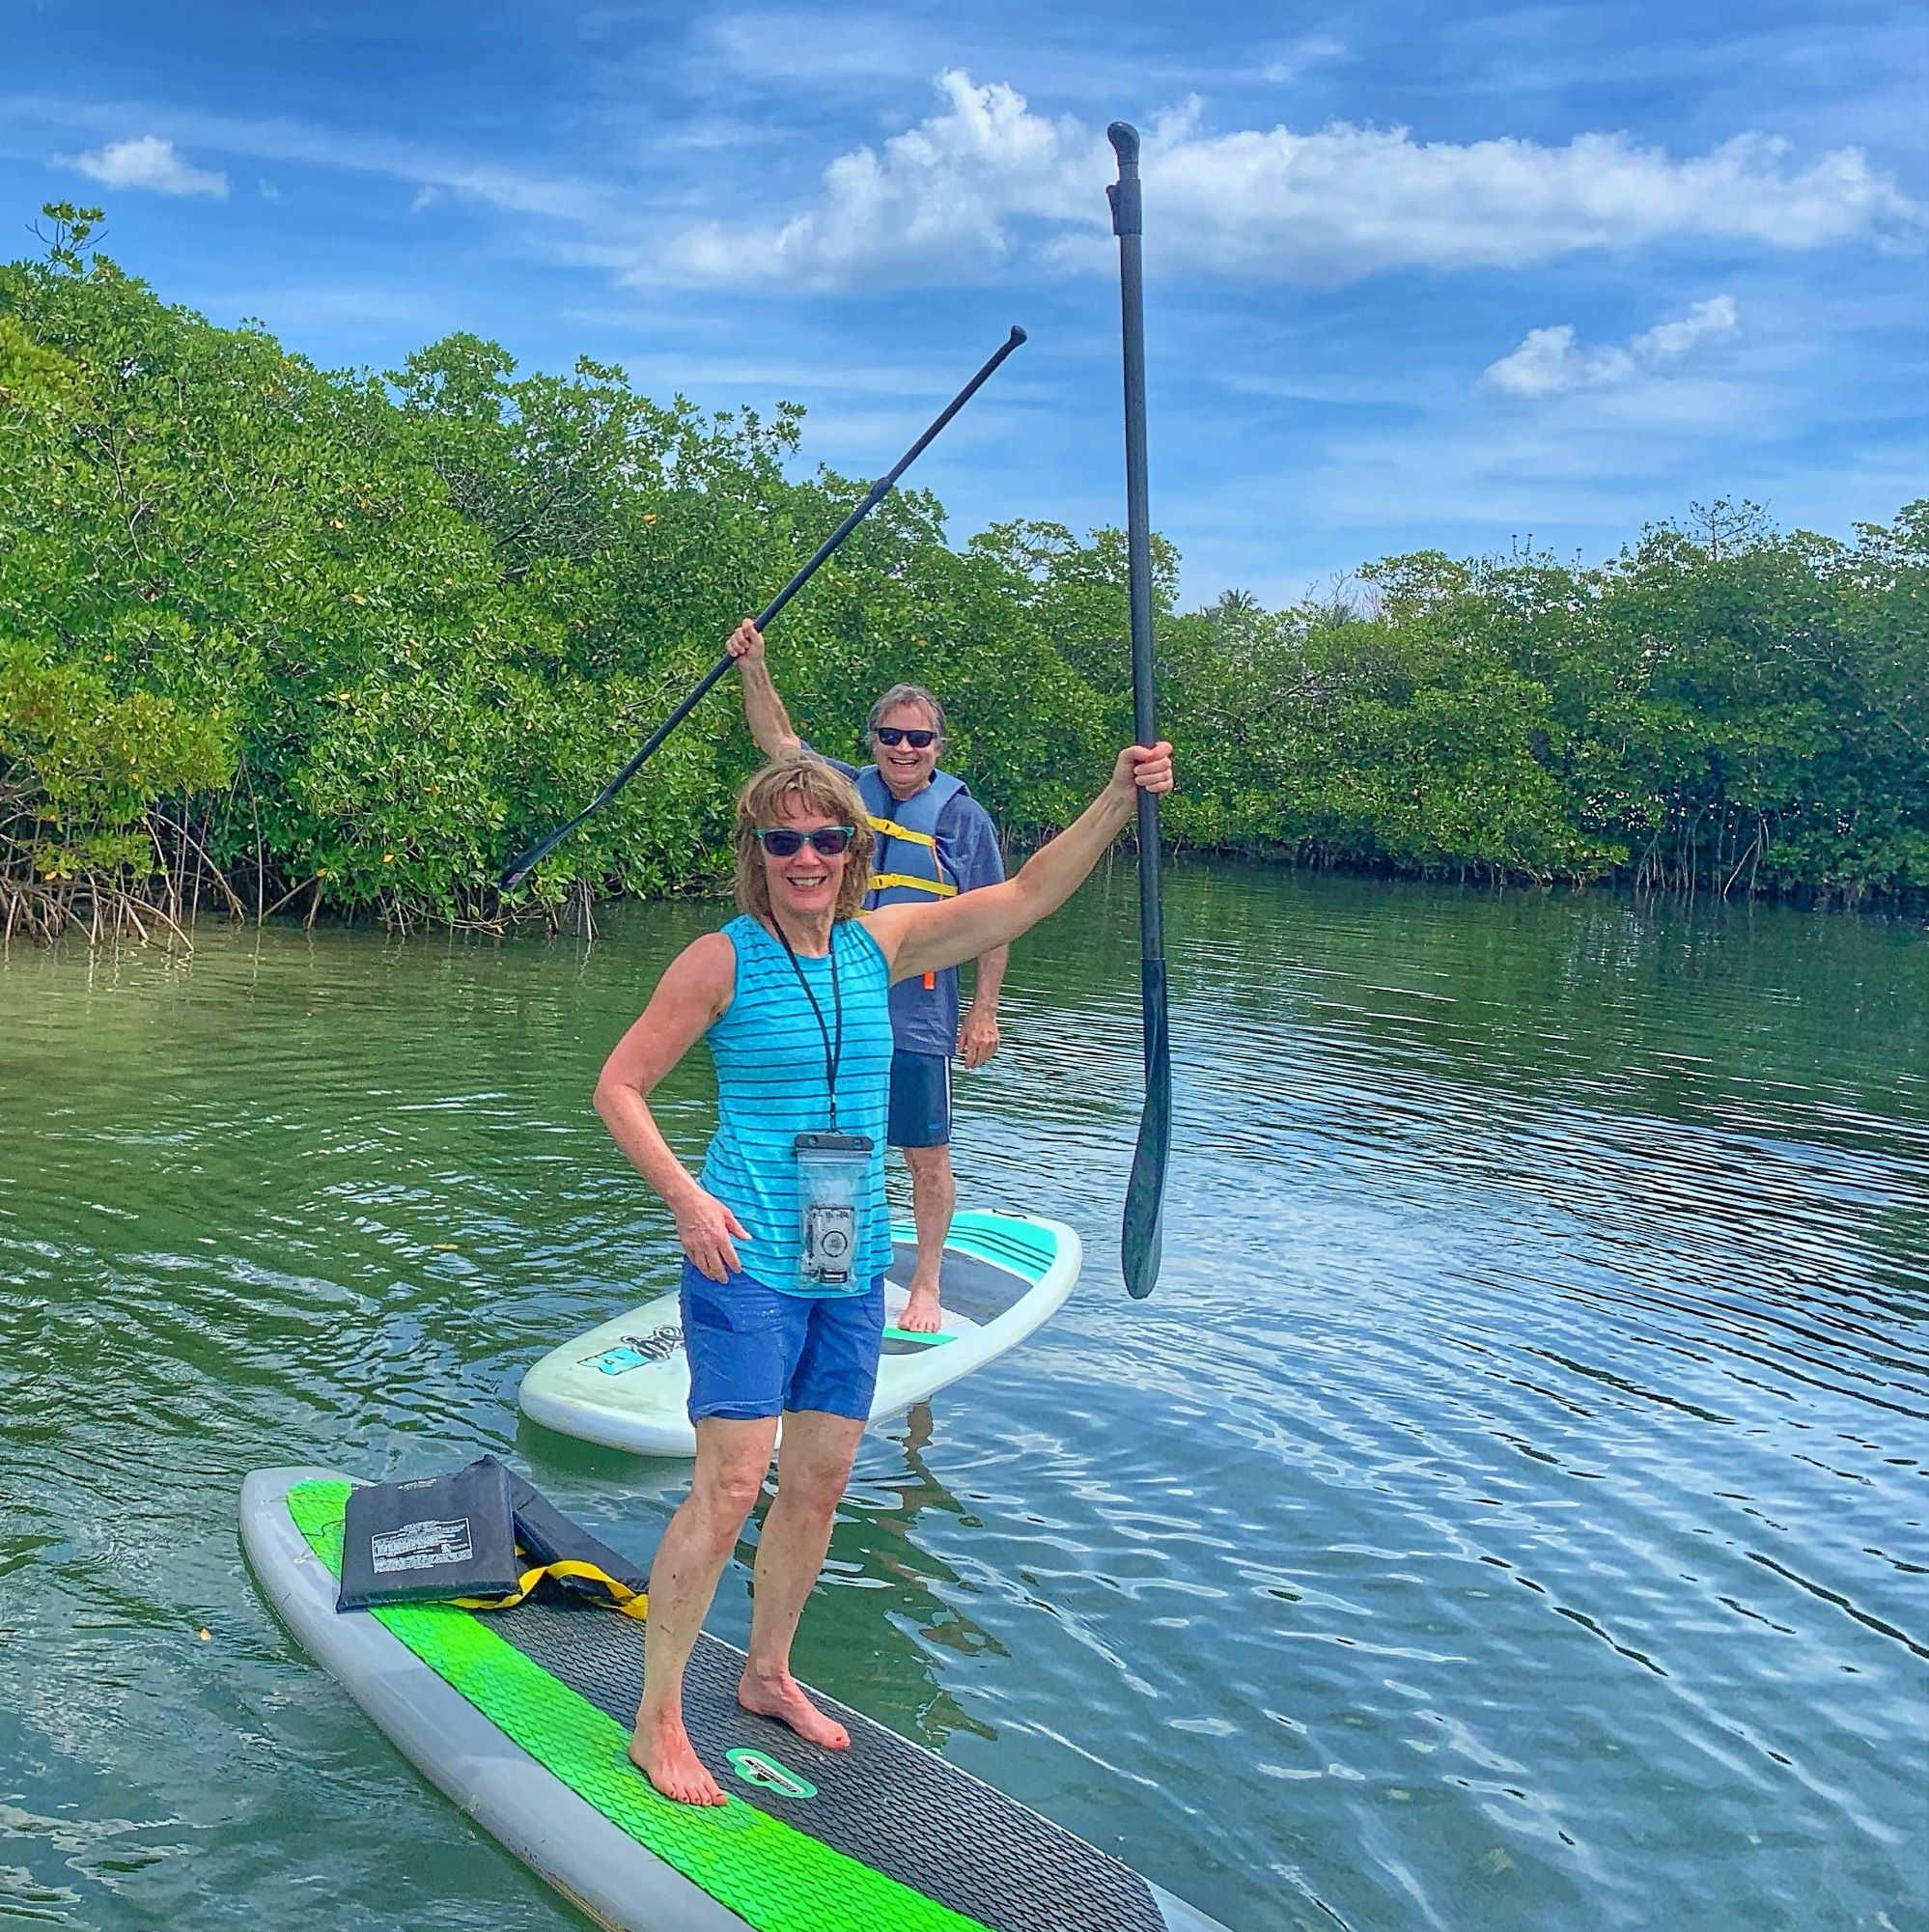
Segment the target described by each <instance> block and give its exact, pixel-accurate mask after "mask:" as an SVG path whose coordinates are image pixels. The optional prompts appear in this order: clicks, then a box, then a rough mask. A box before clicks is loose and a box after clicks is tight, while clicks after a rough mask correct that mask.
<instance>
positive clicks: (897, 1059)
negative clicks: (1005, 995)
mask: <svg viewBox="0 0 1929 1932" xmlns="http://www.w3.org/2000/svg"><path fill="white" fill-rule="evenodd" d="M728 648H729V651H730V655H731V656H732V657H733V658H736V659H737V669H738V672H739V674H740V675H741V678H742V680H743V714H744V716H745V717H746V718H747V719H748V721H749V725H750V735H751V737H752V738H754V739H755V740H756V741H757V748H758V749H759V750H760V751H761V752H763V754H764V756H765V757H766V758H787V757H788V758H794V757H796V756H797V753H798V752H799V751H808V750H810V749H811V747H810V746H808V745H806V744H805V743H804V742H803V741H802V740H801V739H800V738H799V737H798V736H797V733H796V732H795V731H794V730H793V729H792V728H791V719H790V714H789V713H788V712H787V711H785V709H784V701H783V699H782V698H781V697H779V696H778V695H777V687H776V686H775V685H774V684H773V683H772V682H771V680H770V667H769V660H768V659H767V658H766V657H765V655H764V635H763V632H762V631H760V630H758V629H757V627H756V625H755V624H753V623H752V622H751V621H750V620H749V619H748V618H745V619H744V621H743V622H742V623H741V624H740V625H739V626H738V627H737V629H736V630H735V631H733V632H732V634H731V638H730V643H729V646H728ZM869 736H870V741H871V756H872V757H873V758H874V759H875V760H876V761H877V762H876V764H873V765H866V766H864V767H862V768H861V769H860V768H859V767H857V766H855V765H847V764H845V762H844V761H843V760H842V759H841V758H830V757H827V756H825V753H823V752H818V753H817V756H819V757H820V758H824V761H825V764H826V765H830V766H833V767H835V768H836V770H839V771H842V772H843V773H844V775H845V776H846V777H847V778H850V779H852V780H853V781H854V782H855V784H856V786H857V791H858V795H859V797H861V798H863V800H864V810H865V815H866V817H867V818H868V819H869V820H870V822H871V830H872V832H873V834H874V835H875V836H876V838H877V840H878V850H877V852H876V854H874V855H873V859H872V865H871V889H870V891H869V892H868V893H867V894H866V895H865V899H864V907H865V910H867V911H875V910H877V909H878V908H879V907H880V906H904V905H919V904H923V905H929V904H930V903H931V902H932V901H933V900H936V899H950V898H954V897H956V896H957V895H958V894H959V893H961V892H975V891H979V890H981V889H982V888H983V887H985V886H987V885H996V884H997V883H998V882H1000V881H1001V880H1002V879H1003V878H1004V876H1005V863H1004V856H1003V854H1001V853H1000V852H999V850H998V834H997V831H996V828H995V827H994V826H992V821H991V817H990V815H989V814H988V813H987V812H986V810H985V808H984V806H982V805H981V804H979V802H978V801H977V799H976V798H972V796H971V794H970V793H969V792H968V791H967V790H966V789H965V785H964V779H962V778H960V777H958V776H957V775H956V774H955V773H954V772H950V771H940V770H938V769H937V760H938V757H939V754H940V753H941V752H942V751H943V749H944V708H943V706H942V705H940V704H939V703H938V701H937V699H936V698H935V697H934V696H932V694H931V693H930V692H929V691H928V690H926V689H925V688H924V686H921V685H894V686H892V687H891V688H890V689H889V690H887V691H886V692H885V693H884V694H883V696H882V697H881V698H880V699H879V700H878V701H877V703H876V704H874V705H873V706H872V707H871V718H870V726H869ZM1009 950H1010V949H1009V948H1008V947H1005V946H993V947H992V948H991V949H990V950H989V951H987V952H984V953H981V954H980V955H979V956H978V959H977V962H976V966H977V974H976V979H975V981H974V983H973V987H972V993H971V1004H970V1006H969V1008H968V1009H966V1010H965V1011H964V1013H963V1014H961V1013H960V1010H959V1008H960V999H959V993H958V968H957V967H956V966H947V967H946V968H945V969H944V970H943V971H941V972H928V973H924V974H921V975H920V976H919V977H917V978H916V979H906V980H900V981H899V982H898V983H897V984H896V985H895V986H893V987H892V988H891V1037H892V1045H893V1051H892V1055H891V1108H890V1125H889V1127H888V1129H887V1132H886V1138H887V1139H888V1141H889V1144H890V1145H891V1146H893V1147H897V1148H902V1149H903V1151H904V1157H905V1165H906V1166H907V1167H909V1169H910V1182H911V1219H912V1220H913V1221H914V1222H915V1223H916V1226H917V1267H916V1270H915V1271H914V1272H913V1274H912V1275H911V1280H910V1289H909V1296H908V1298H907V1300H906V1302H905V1311H904V1313H903V1314H902V1315H900V1316H899V1317H898V1326H899V1327H900V1328H901V1329H907V1330H911V1331H912V1332H914V1333H929V1332H931V1331H932V1330H935V1329H936V1328H937V1326H938V1323H939V1320H940V1316H939V1313H938V1305H937V1295H938V1269H939V1266H940V1264H941V1263H942V1261H943V1258H944V1243H945V1238H946V1237H947V1236H948V1235H949V1234H950V1232H951V1218H952V1216H953V1215H954V1214H955V1213H956V1212H957V1208H958V1181H957V1177H956V1175H955V1174H954V1173H953V1171H952V1166H951V1056H952V1054H953V1053H956V1054H957V1055H958V1057H959V1058H960V1059H961V1060H963V1061H964V1064H965V1066H967V1067H982V1066H983V1065H984V1064H985V1062H986V1061H987V1060H989V1059H990V1058H991V1057H992V1054H993V1053H995V1052H996V1051H997V1050H998V990H999V988H1000V987H1002V986H1003V984H1004V978H1005V961H1006V959H1007V957H1008V955H1009Z"/></svg>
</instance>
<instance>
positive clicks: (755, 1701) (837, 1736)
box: [737, 1670, 851, 1750]
mask: <svg viewBox="0 0 1929 1932" xmlns="http://www.w3.org/2000/svg"><path fill="white" fill-rule="evenodd" d="M737 1701H738V1702H739V1703H740V1704H741V1705H742V1706H743V1708H744V1709H745V1710H746V1711H750V1712H753V1713H754V1714H755V1715H756V1716H758V1717H760V1718H775V1719H776V1720H777V1722H779V1723H782V1724H789V1725H790V1727H791V1728H792V1730H794V1731H796V1732H797V1736H798V1737H800V1738H803V1739H805V1740H806V1741H807V1742H809V1743H811V1744H821V1745H823V1746H824V1747H825V1749H826V1750H847V1749H849V1747H850V1744H851V1733H850V1732H849V1731H847V1730H846V1729H845V1728H844V1726H843V1725H842V1724H840V1723H839V1722H837V1721H836V1720H835V1719H834V1718H826V1717H825V1715H824V1713H823V1712H822V1711H820V1710H819V1709H818V1707H817V1706H816V1705H815V1704H813V1703H812V1702H811V1700H810V1699H809V1698H808V1697H806V1696H805V1695H804V1694H803V1686H802V1685H801V1684H799V1683H798V1682H797V1679H796V1678H795V1677H793V1676H792V1675H791V1673H790V1672H789V1671H788V1670H786V1671H785V1672H783V1674H782V1675H781V1676H777V1677H767V1676H762V1675H756V1674H753V1673H752V1672H751V1671H749V1670H745V1671H744V1673H743V1676H742V1679H741V1682H740V1683H739V1684H738V1686H737Z"/></svg>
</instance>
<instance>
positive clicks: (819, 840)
mask: <svg viewBox="0 0 1929 1932" xmlns="http://www.w3.org/2000/svg"><path fill="white" fill-rule="evenodd" d="M756 836H757V838H758V839H759V840H761V841H762V843H763V847H764V850H765V851H766V852H768V853H769V854H770V856H771V857H772V858H795V857H796V856H797V854H798V853H799V852H801V851H802V850H803V848H804V846H805V844H806V843H808V844H809V845H810V846H811V848H812V849H813V850H814V851H816V852H818V853H820V854H823V855H824V857H825V858H841V857H843V855H844V854H846V853H847V852H849V851H850V850H851V841H852V840H853V838H855V837H856V836H857V827H856V826H818V828H817V829H816V831H814V832H800V831H798V830H797V827H796V826H758V827H757V830H756Z"/></svg>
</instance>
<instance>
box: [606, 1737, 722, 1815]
mask: <svg viewBox="0 0 1929 1932" xmlns="http://www.w3.org/2000/svg"><path fill="white" fill-rule="evenodd" d="M629 1761H630V1763H631V1764H633V1765H634V1766H635V1767H636V1769H637V1770H638V1771H640V1772H641V1773H642V1774H643V1776H644V1777H645V1778H648V1779H649V1780H650V1782H651V1783H652V1784H654V1785H655V1786H656V1787H657V1790H658V1791H660V1792H661V1793H662V1794H663V1796H664V1797H665V1798H674V1799H675V1800H676V1801H677V1803H678V1804H679V1805H727V1804H729V1802H730V1801H729V1799H727V1798H726V1797H725V1796H724V1795H723V1787H722V1786H721V1785H719V1784H718V1783H717V1781H716V1779H715V1778H713V1777H712V1776H711V1775H710V1773H709V1772H707V1771H706V1770H705V1769H704V1768H703V1760H702V1759H701V1758H700V1757H698V1756H697V1754H696V1751H695V1750H694V1749H693V1748H692V1747H691V1745H690V1734H689V1732H688V1731H686V1730H685V1728H684V1721H683V1719H682V1718H681V1717H677V1716H671V1717H667V1718H662V1719H653V1720H651V1721H650V1722H647V1723H643V1722H639V1723H638V1724H637V1726H636V1730H635V1733H634V1735H633V1736H632V1737H631V1738H630V1740H629Z"/></svg>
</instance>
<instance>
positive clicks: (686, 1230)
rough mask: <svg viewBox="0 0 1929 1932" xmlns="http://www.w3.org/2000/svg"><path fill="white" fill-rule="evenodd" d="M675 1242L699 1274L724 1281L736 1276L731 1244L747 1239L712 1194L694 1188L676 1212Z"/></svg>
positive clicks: (738, 1224) (740, 1227)
mask: <svg viewBox="0 0 1929 1932" xmlns="http://www.w3.org/2000/svg"><path fill="white" fill-rule="evenodd" d="M676 1216H677V1239H678V1240H679V1241H680V1242H682V1243H683V1246H684V1252H685V1254H686V1255H688V1256H689V1258H690V1265H691V1266H692V1267H693V1268H694V1269H695V1270H696V1271H697V1273H698V1274H702V1275H706V1276H708V1277H709V1278H710V1279H711V1280H712V1281H728V1280H729V1279H730V1277H731V1276H732V1275H733V1274H737V1273H739V1266H738V1260H737V1249H736V1247H735V1246H733V1245H732V1243H731V1236H732V1235H735V1236H736V1237H737V1239H738V1240H739V1241H748V1240H749V1239H750V1236H749V1233H748V1231H747V1230H746V1229H745V1228H744V1225H743V1223H742V1222H741V1221H740V1220H739V1219H738V1218H737V1217H736V1216H735V1215H734V1214H732V1213H731V1212H730V1210H729V1209H728V1208H727V1207H725V1206H724V1204H723V1203H722V1202H721V1201H719V1200H718V1199H717V1198H716V1196H715V1195H714V1194H710V1193H706V1192H705V1191H704V1190H703V1189H701V1188H698V1189H696V1190H694V1191H693V1192H692V1193H691V1194H690V1195H689V1197H688V1199H686V1200H685V1202H684V1204H683V1205H682V1206H681V1207H679V1208H678V1209H677V1210H676Z"/></svg>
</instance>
